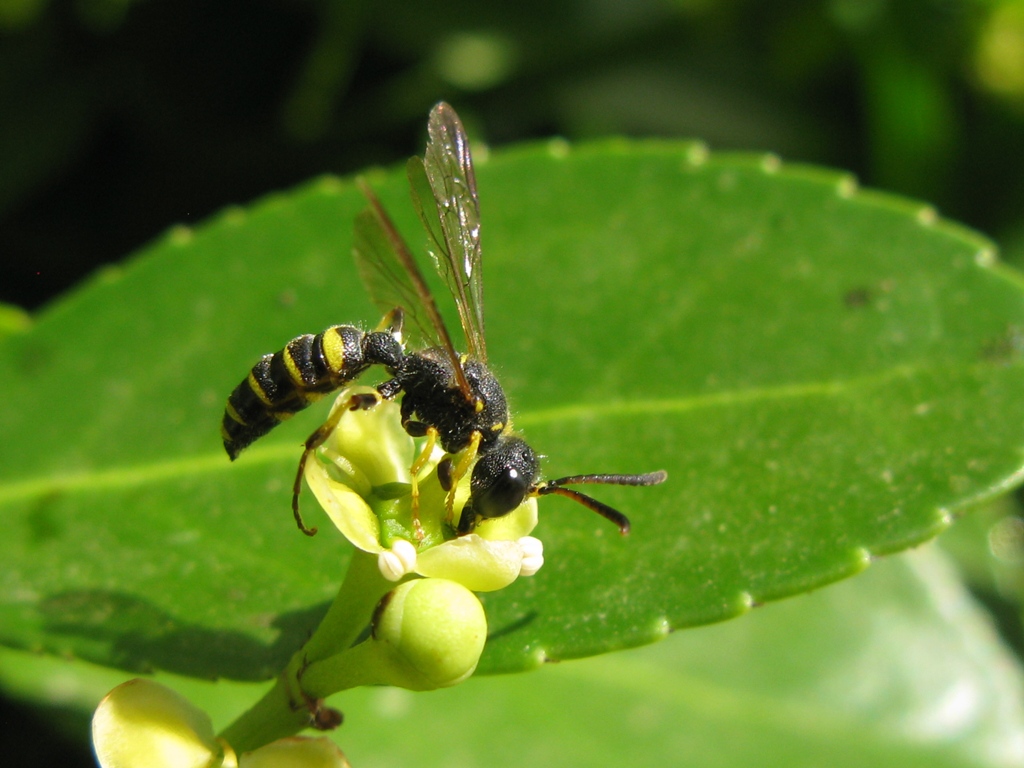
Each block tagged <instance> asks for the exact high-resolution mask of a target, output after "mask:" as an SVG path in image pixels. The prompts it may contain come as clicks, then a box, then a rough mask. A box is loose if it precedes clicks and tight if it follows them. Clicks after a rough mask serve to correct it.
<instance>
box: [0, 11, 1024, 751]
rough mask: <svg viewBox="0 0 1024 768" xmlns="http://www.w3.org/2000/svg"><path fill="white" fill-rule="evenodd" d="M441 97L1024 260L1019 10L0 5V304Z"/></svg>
mask: <svg viewBox="0 0 1024 768" xmlns="http://www.w3.org/2000/svg"><path fill="white" fill-rule="evenodd" d="M440 99H445V100H448V101H451V102H452V103H453V104H454V105H455V106H456V107H457V109H458V110H459V112H460V114H461V115H462V117H463V120H464V121H465V123H466V124H467V128H468V129H469V131H470V133H471V134H472V135H473V136H475V137H479V138H482V139H486V140H487V141H488V142H489V143H491V144H492V145H493V146H498V145H502V144H505V143H508V142H513V141H521V140H527V139H534V138H542V137H549V136H552V135H561V136H564V137H566V138H568V139H570V140H580V139H584V138H587V137H591V136H605V135H609V134H620V135H630V136H662V137H679V138H684V137H685V138H692V137H697V138H701V139H704V140H706V141H708V142H709V144H710V145H711V147H712V149H745V150H759V151H761V150H767V151H772V152H776V153H778V154H780V155H781V156H782V157H783V159H785V160H788V161H801V162H813V163H819V164H824V165H829V166H836V167H842V168H846V169H850V170H853V171H854V172H856V173H857V174H858V176H859V177H860V178H861V180H862V182H863V183H864V184H865V185H868V186H875V187H882V188H885V189H887V190H889V191H894V192H899V193H903V194H906V195H910V196H913V197H917V198H921V199H924V200H927V201H929V202H932V203H934V204H936V205H937V206H938V208H939V210H940V211H941V212H942V213H943V214H944V215H945V216H947V217H950V218H954V219H958V220H960V221H963V222H964V223H966V224H968V225H970V226H972V227H975V228H977V229H979V230H981V231H983V232H985V233H987V234H989V235H990V236H991V237H993V238H994V239H995V240H996V241H997V242H998V243H999V244H1000V245H1001V246H1002V248H1003V250H1004V255H1005V257H1006V258H1008V259H1010V260H1014V259H1015V258H1016V256H1017V254H1018V253H1020V254H1021V255H1022V256H1024V152H1022V146H1024V144H1022V138H1024V10H1022V6H1021V4H1020V3H1015V2H1011V1H1007V2H1003V3H999V2H993V3H979V2H972V1H970V0H945V1H943V0H899V2H897V1H896V0H891V1H890V2H886V0H829V1H826V0H788V1H787V0H775V2H772V3H764V2H757V1H756V0H675V1H674V2H672V1H670V0H661V1H657V0H599V1H598V0H576V1H575V2H562V3H551V2H550V0H545V2H540V1H539V0H494V1H492V2H487V3H483V2H479V0H474V1H473V2H470V1H469V0H465V1H461V0H451V1H448V2H445V1H444V0H419V1H417V2H404V3H403V2H397V1H392V2H376V3H370V2H358V1H349V2H341V1H338V2H334V1H332V0H223V1H221V2H217V1H216V0H177V1H176V2H169V1H168V0H78V1H77V2H51V1H48V0H0V153H2V156H0V234H2V238H0V248H2V251H0V253H2V256H0V302H6V303H10V304H15V305H18V306H20V307H23V308H25V309H27V310H30V311H34V310H37V309H39V308H41V307H42V306H43V305H45V304H46V303H47V302H48V301H51V300H52V299H53V298H54V297H56V296H58V295H59V294H60V293H61V292H63V291H65V290H67V289H68V288H70V287H71V286H73V285H74V284H75V283H76V282H78V281H79V280H80V279H81V278H82V277H84V276H85V275H87V274H88V273H90V272H91V271H92V270H95V269H96V268H97V267H98V266H100V265H103V264H105V263H110V262H116V261H118V260H120V259H121V258H123V257H124V256H125V255H127V254H129V253H131V252H132V251H133V250H135V249H136V248H138V247H139V246H141V245H143V244H145V243H146V242H148V241H149V240H151V239H153V238H154V237H156V236H157V235H158V234H159V233H161V232H162V231H163V230H165V229H166V228H167V227H169V226H171V225H174V224H180V223H184V224H192V223H197V222H200V221H202V220H203V219H204V218H205V217H207V216H208V215H210V214H211V213H213V212H215V211H217V210H219V209H220V208H223V207H224V206H227V205H232V204H246V203H248V202H249V201H251V200H253V199H254V198H257V197H260V196H261V195H264V194H266V193H268V192H271V191H273V190H278V189H282V188H287V187H289V186H292V185H294V184H296V183H298V182H301V181H303V180H305V179H308V178H309V177H311V176H315V175H319V174H323V173H328V172H332V173H339V174H346V173H351V172H354V171H356V170H358V169H361V168H364V167H366V166H368V165H371V164H389V163H393V162H396V161H398V160H401V159H403V158H405V157H406V156H408V155H410V154H413V153H414V152H419V151H421V149H422V142H423V133H424V127H425V118H426V115H427V112H428V110H429V108H430V106H431V105H432V104H433V103H434V102H436V101H438V100H440ZM995 602H996V603H998V600H995ZM1004 618H1005V616H1004ZM1004 623H1006V622H1004ZM1008 626H1009V627H1010V628H1011V629H1010V632H1011V634H1012V633H1013V632H1015V631H1017V630H1016V629H1013V628H1014V627H1019V624H1015V623H1014V622H1013V621H1011V622H1009V624H1008ZM83 724H84V723H83V722H81V721H76V722H75V723H73V724H71V726H72V727H71V728H70V730H72V731H74V730H75V727H74V726H79V727H80V726H81V725H83ZM68 725H69V724H68V721H67V718H66V717H62V716H59V715H58V714H57V713H41V712H39V711H36V710H26V709H21V708H19V707H18V706H17V705H16V704H9V705H6V706H5V707H4V708H3V709H0V733H2V734H3V735H2V737H0V743H4V744H8V745H13V744H24V745H31V748H32V749H33V750H35V751H34V753H33V754H28V753H25V754H23V755H21V756H20V757H19V758H17V759H16V762H15V763H10V762H8V763H7V764H8V765H15V764H16V765H19V766H35V765H39V766H42V765H54V764H62V765H66V766H71V765H77V764H82V765H91V764H92V759H91V757H90V753H89V752H88V749H87V747H85V746H83V745H80V744H79V743H78V742H76V741H75V740H74V739H68V740H67V741H65V740H64V737H62V736H61V735H60V734H61V733H63V732H64V731H65V730H68ZM9 758H10V754H9V753H8V759H9Z"/></svg>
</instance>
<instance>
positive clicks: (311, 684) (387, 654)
mask: <svg viewBox="0 0 1024 768" xmlns="http://www.w3.org/2000/svg"><path fill="white" fill-rule="evenodd" d="M486 639H487V618H486V616H485V615H484V608H483V606H482V605H481V604H480V601H479V599H477V596H476V595H474V594H473V593H472V592H470V591H469V590H468V589H466V588H465V587H464V586H462V585H461V584H459V583H457V582H454V581H448V580H447V579H414V580H412V581H407V582H405V583H404V584H401V585H399V586H398V587H396V588H395V589H393V590H392V591H391V592H389V593H388V594H387V595H386V596H385V597H384V599H383V600H381V602H380V605H379V606H378V608H377V613H376V616H375V618H374V622H373V631H372V633H371V635H370V637H369V638H367V639H366V640H364V641H363V642H361V643H360V644H359V645H357V646H355V647H353V648H349V649H348V650H346V651H343V652H341V653H338V654H335V655H334V656H331V657H329V658H327V659H324V660H323V661H318V662H314V663H313V664H311V665H310V666H309V667H308V668H307V669H305V670H304V672H303V673H302V687H303V690H304V691H306V693H307V694H309V695H311V696H313V697H323V696H328V695H330V694H332V693H335V692H337V691H340V690H345V689H347V688H353V687H355V686H357V685H395V686H398V687H400V688H408V689H409V690H413V691H431V690H434V689H435V688H444V687H446V686H450V685H456V684H457V683H461V682H462V681H463V680H465V679H466V678H467V677H469V676H470V675H471V674H473V671H474V670H475V669H476V665H477V662H479V661H480V654H481V653H483V650H484V642H485V641H486Z"/></svg>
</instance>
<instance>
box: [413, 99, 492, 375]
mask: <svg viewBox="0 0 1024 768" xmlns="http://www.w3.org/2000/svg"><path fill="white" fill-rule="evenodd" d="M427 131H428V133H429V135H430V140H429V141H428V142H427V151H426V155H425V156H424V158H423V160H422V161H420V160H419V158H413V159H412V160H410V161H409V165H408V173H409V182H410V185H411V189H412V197H413V205H414V206H415V208H416V211H417V213H419V215H420V218H421V219H422V220H423V225H424V226H425V227H426V229H427V233H428V235H429V239H430V243H429V247H430V255H431V257H432V258H433V259H434V264H435V266H436V267H437V270H438V272H439V273H440V274H441V276H442V277H443V278H444V281H445V283H446V284H447V285H448V289H449V290H450V291H451V293H452V296H453V297H454V299H455V305H456V307H458V310H459V320H460V321H461V323H462V330H463V332H464V333H465V335H466V345H467V347H468V349H467V351H468V352H469V354H470V355H471V356H472V357H475V358H477V359H478V360H480V361H482V362H487V345H486V341H485V337H484V302H483V280H482V274H481V271H480V202H479V199H478V197H477V191H476V174H475V172H474V171H473V158H472V157H471V156H470V153H469V140H468V139H467V138H466V132H465V130H464V129H463V127H462V122H461V121H460V120H459V116H458V115H457V114H455V110H454V109H452V108H451V107H450V106H449V105H448V104H445V103H444V102H441V103H440V104H438V105H437V106H436V107H434V109H433V110H432V111H431V112H430V119H429V121H428V123H427Z"/></svg>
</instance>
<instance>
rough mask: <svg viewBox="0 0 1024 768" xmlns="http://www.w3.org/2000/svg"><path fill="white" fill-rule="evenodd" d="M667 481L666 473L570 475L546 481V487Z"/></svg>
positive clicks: (652, 483)
mask: <svg viewBox="0 0 1024 768" xmlns="http://www.w3.org/2000/svg"><path fill="white" fill-rule="evenodd" d="M667 479H668V472H666V471H665V470H664V469H659V470H658V471H657V472H646V473H644V474H642V475H572V476H570V477H560V478H558V479H557V480H548V481H547V483H545V485H546V486H547V487H549V488H550V487H552V486H554V487H556V488H560V487H561V486H563V485H658V484H659V483H664V482H665V480H667Z"/></svg>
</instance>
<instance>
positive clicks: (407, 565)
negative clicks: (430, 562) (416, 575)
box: [377, 539, 416, 581]
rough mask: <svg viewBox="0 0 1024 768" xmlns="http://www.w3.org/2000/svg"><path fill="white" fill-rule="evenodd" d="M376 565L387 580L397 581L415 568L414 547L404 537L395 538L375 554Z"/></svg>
mask: <svg viewBox="0 0 1024 768" xmlns="http://www.w3.org/2000/svg"><path fill="white" fill-rule="evenodd" d="M377 567H378V568H380V572H381V575H382V576H384V578H385V579H387V580H388V581H398V580H400V579H401V578H402V577H403V576H405V575H406V574H407V573H412V572H413V571H414V570H416V547H414V546H413V545H412V544H411V543H410V542H408V541H406V540H405V539H397V540H396V541H395V543H394V544H392V545H391V549H386V550H384V551H383V552H381V553H380V555H378V556H377Z"/></svg>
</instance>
